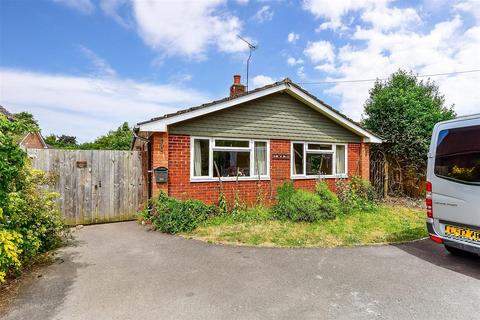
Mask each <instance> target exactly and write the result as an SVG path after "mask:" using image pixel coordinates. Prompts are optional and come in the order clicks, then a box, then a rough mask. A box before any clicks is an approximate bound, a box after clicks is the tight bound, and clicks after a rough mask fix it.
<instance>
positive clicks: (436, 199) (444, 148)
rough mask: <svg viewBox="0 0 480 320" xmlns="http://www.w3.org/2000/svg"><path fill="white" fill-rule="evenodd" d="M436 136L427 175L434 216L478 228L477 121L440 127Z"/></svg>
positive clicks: (479, 139) (479, 136)
mask: <svg viewBox="0 0 480 320" xmlns="http://www.w3.org/2000/svg"><path fill="white" fill-rule="evenodd" d="M435 134H436V136H435V137H434V139H432V140H434V141H432V142H434V144H433V145H432V146H434V147H433V148H432V149H433V150H432V151H433V154H432V157H431V158H430V159H429V162H432V161H433V166H431V165H430V164H432V163H429V168H432V167H433V173H432V172H431V171H432V170H429V173H428V179H429V181H430V182H431V183H432V203H433V216H434V218H435V219H439V220H440V223H442V221H441V220H444V221H448V222H454V223H457V224H465V225H470V226H480V119H479V118H477V119H471V120H466V121H458V122H451V123H445V124H440V125H439V126H438V127H437V128H436V130H435ZM437 223H438V221H437Z"/></svg>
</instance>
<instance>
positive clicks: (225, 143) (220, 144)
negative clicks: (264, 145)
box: [215, 140, 250, 148]
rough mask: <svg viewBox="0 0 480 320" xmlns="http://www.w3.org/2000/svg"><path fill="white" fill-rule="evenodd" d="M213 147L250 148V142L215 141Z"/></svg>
mask: <svg viewBox="0 0 480 320" xmlns="http://www.w3.org/2000/svg"><path fill="white" fill-rule="evenodd" d="M215 147H232V148H248V147H250V142H249V141H239V140H215Z"/></svg>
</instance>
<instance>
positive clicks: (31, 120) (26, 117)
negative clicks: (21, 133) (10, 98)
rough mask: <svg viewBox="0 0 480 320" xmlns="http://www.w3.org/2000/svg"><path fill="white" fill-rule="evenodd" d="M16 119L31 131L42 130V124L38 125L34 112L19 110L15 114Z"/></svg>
mask: <svg viewBox="0 0 480 320" xmlns="http://www.w3.org/2000/svg"><path fill="white" fill-rule="evenodd" d="M13 116H14V117H15V120H16V121H18V122H21V123H22V124H23V126H24V127H26V128H28V131H29V132H37V131H40V126H39V125H38V121H37V120H36V119H35V117H34V116H33V114H31V113H29V112H25V111H23V112H19V113H15V114H14V115H13Z"/></svg>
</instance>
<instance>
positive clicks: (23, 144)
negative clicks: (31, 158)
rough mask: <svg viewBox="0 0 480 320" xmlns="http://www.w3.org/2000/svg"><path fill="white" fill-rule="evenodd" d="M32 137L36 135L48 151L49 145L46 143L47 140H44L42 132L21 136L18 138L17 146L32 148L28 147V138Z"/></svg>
mask: <svg viewBox="0 0 480 320" xmlns="http://www.w3.org/2000/svg"><path fill="white" fill-rule="evenodd" d="M30 135H35V136H36V137H37V139H38V140H39V141H40V144H41V145H42V147H43V148H44V149H48V148H49V147H48V145H47V143H46V142H45V140H44V139H43V136H42V134H41V133H40V132H27V133H24V134H23V135H21V136H19V137H18V138H17V144H18V145H19V146H21V147H24V148H31V147H30V146H29V145H28V142H26V139H27V138H28V136H30Z"/></svg>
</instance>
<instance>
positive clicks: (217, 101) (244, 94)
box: [137, 78, 375, 135]
mask: <svg viewBox="0 0 480 320" xmlns="http://www.w3.org/2000/svg"><path fill="white" fill-rule="evenodd" d="M285 84H286V85H290V86H293V87H295V88H297V89H298V90H300V91H302V92H303V93H305V94H306V95H308V96H309V97H311V98H312V99H314V100H316V101H317V102H319V103H321V104H322V105H324V106H325V107H327V108H329V109H330V110H332V111H333V112H335V113H336V114H338V115H339V116H341V117H343V118H344V119H346V120H348V121H350V122H352V123H354V124H356V125H358V126H359V127H361V128H362V129H364V130H365V131H368V132H369V133H371V134H372V135H375V134H374V133H372V132H371V131H369V130H368V129H365V128H364V127H363V126H362V125H361V124H360V123H358V122H356V121H354V120H352V119H350V118H349V117H347V116H346V115H344V114H343V113H341V112H339V111H338V110H337V109H335V108H333V107H332V106H330V105H328V104H327V103H325V102H324V101H322V100H320V99H318V98H317V97H315V96H314V95H312V94H311V93H310V92H308V91H307V90H305V89H304V88H302V87H301V86H300V85H298V84H296V83H294V82H293V81H292V80H290V79H289V78H285V79H283V80H282V81H277V82H274V83H272V84H268V85H266V86H263V87H260V88H257V89H254V90H251V91H248V92H245V93H242V94H238V95H235V96H233V97H226V98H223V99H220V100H214V101H212V102H209V103H204V104H202V105H199V106H195V107H191V108H188V109H183V110H179V111H177V112H174V113H168V114H165V115H163V116H160V117H155V118H152V119H150V120H147V121H143V122H139V123H138V124H137V125H142V124H146V123H150V122H154V121H157V120H161V119H166V118H171V117H175V116H178V115H181V114H184V113H188V112H192V111H195V110H199V109H203V108H207V107H210V106H212V105H216V104H219V103H223V102H226V101H231V100H235V99H238V98H240V97H245V96H248V95H251V94H254V93H257V92H259V91H263V90H266V89H269V88H273V87H277V86H280V85H285Z"/></svg>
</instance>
